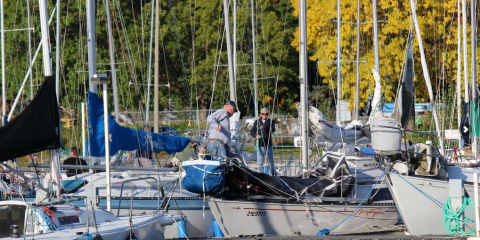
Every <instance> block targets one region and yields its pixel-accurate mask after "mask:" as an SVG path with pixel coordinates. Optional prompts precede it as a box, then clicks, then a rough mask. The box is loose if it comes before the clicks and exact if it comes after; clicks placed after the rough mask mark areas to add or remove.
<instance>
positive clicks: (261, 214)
mask: <svg viewBox="0 0 480 240" xmlns="http://www.w3.org/2000/svg"><path fill="white" fill-rule="evenodd" d="M265 215H267V212H257V211H248V212H247V217H265Z"/></svg>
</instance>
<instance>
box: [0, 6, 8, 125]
mask: <svg viewBox="0 0 480 240" xmlns="http://www.w3.org/2000/svg"><path fill="white" fill-rule="evenodd" d="M0 5H1V6H0V11H1V13H0V25H1V28H2V31H1V36H0V38H1V43H2V44H1V45H2V46H1V48H2V50H1V51H2V126H5V124H7V119H6V117H7V95H6V92H7V89H5V87H6V84H5V20H4V12H3V0H0Z"/></svg>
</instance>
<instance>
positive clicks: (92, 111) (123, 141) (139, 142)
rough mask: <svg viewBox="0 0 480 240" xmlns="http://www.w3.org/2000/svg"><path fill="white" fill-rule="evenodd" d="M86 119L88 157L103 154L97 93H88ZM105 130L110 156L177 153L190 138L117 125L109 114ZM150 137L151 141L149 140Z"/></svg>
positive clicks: (100, 108) (100, 102)
mask: <svg viewBox="0 0 480 240" xmlns="http://www.w3.org/2000/svg"><path fill="white" fill-rule="evenodd" d="M88 121H89V126H90V128H89V147H90V156H93V157H103V156H105V130H104V122H103V101H102V100H101V99H100V98H99V97H98V95H97V94H95V93H92V92H88ZM108 130H109V135H110V156H113V155H115V153H117V152H118V151H120V150H125V151H134V150H140V151H147V150H150V151H152V150H153V152H162V151H165V152H167V153H176V152H180V151H182V150H183V149H185V147H186V146H187V145H188V143H190V138H186V137H177V136H170V135H166V134H159V133H148V132H145V131H142V130H136V129H132V128H127V127H123V126H120V125H119V124H118V123H116V122H115V119H114V118H113V117H112V116H110V114H109V115H108ZM150 140H151V141H150Z"/></svg>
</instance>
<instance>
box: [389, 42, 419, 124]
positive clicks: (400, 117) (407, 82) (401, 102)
mask: <svg viewBox="0 0 480 240" xmlns="http://www.w3.org/2000/svg"><path fill="white" fill-rule="evenodd" d="M412 39H413V38H409V40H408V51H407V61H406V62H405V71H404V73H403V79H402V84H401V85H400V91H399V94H398V96H397V99H396V101H395V109H394V111H393V116H394V117H395V118H396V120H397V121H398V122H401V124H402V127H407V125H408V121H409V120H410V118H411V117H412V115H413V114H412V113H413V109H414V101H413V98H414V95H413V77H414V75H415V73H414V69H413V46H412Z"/></svg>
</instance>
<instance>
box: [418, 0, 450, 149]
mask: <svg viewBox="0 0 480 240" xmlns="http://www.w3.org/2000/svg"><path fill="white" fill-rule="evenodd" d="M410 6H411V7H412V17H413V22H414V25H415V32H416V34H417V41H418V47H419V48H420V57H421V62H422V69H423V77H424V78H425V82H426V83H427V89H428V95H429V96H430V103H431V104H434V103H435V100H434V99H433V90H432V83H431V82H430V74H429V73H428V66H427V60H426V59H425V52H424V50H423V41H422V35H421V32H420V27H419V26H418V19H417V11H416V9H415V8H416V5H415V2H414V0H410ZM435 109H436V107H435V105H434V106H433V108H432V113H433V118H434V120H435V128H436V130H437V135H438V137H439V138H438V141H439V142H440V153H441V154H443V139H442V138H441V136H442V135H441V132H440V125H439V122H438V116H437V111H436V110H435Z"/></svg>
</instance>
